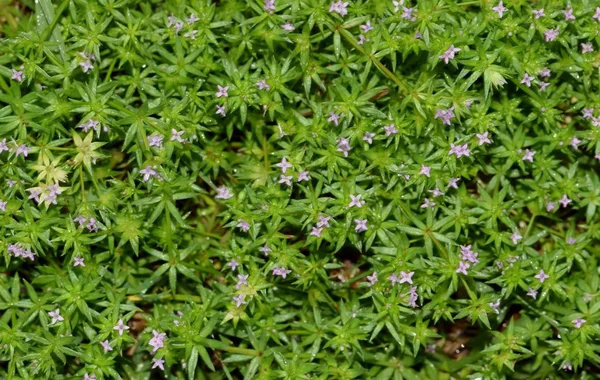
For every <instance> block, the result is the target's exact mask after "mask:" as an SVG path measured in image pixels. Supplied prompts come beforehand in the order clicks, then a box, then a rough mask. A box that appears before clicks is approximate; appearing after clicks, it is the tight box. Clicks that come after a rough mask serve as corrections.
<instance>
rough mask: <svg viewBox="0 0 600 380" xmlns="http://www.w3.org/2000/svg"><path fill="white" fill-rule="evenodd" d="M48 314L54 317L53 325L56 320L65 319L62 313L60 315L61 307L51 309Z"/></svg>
mask: <svg viewBox="0 0 600 380" xmlns="http://www.w3.org/2000/svg"><path fill="white" fill-rule="evenodd" d="M48 315H49V316H50V318H52V322H50V324H51V325H53V324H55V323H56V322H61V321H64V320H65V319H64V318H63V317H62V315H60V310H59V309H56V310H55V311H50V312H49V313H48Z"/></svg>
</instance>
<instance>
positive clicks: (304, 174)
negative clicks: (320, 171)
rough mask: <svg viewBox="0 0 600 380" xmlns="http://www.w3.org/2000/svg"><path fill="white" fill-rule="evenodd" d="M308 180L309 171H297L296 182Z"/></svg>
mask: <svg viewBox="0 0 600 380" xmlns="http://www.w3.org/2000/svg"><path fill="white" fill-rule="evenodd" d="M308 180H310V177H309V172H307V171H305V172H300V173H298V182H302V181H308Z"/></svg>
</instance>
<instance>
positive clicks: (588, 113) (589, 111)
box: [0, 108, 594, 152]
mask: <svg viewBox="0 0 600 380" xmlns="http://www.w3.org/2000/svg"><path fill="white" fill-rule="evenodd" d="M593 117H594V109H593V108H584V109H583V118H584V119H592V118H593ZM0 152H1V150H0Z"/></svg>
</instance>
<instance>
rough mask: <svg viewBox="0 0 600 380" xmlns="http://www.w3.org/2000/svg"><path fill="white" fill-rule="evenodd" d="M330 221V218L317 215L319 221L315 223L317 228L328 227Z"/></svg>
mask: <svg viewBox="0 0 600 380" xmlns="http://www.w3.org/2000/svg"><path fill="white" fill-rule="evenodd" d="M330 219H331V216H322V215H319V221H318V222H317V227H329V220H330Z"/></svg>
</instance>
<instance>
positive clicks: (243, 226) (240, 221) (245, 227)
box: [236, 219, 250, 232]
mask: <svg viewBox="0 0 600 380" xmlns="http://www.w3.org/2000/svg"><path fill="white" fill-rule="evenodd" d="M236 227H238V228H239V229H241V230H242V231H244V232H248V230H250V224H249V223H248V222H246V221H245V220H244V219H238V224H237V225H236Z"/></svg>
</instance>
